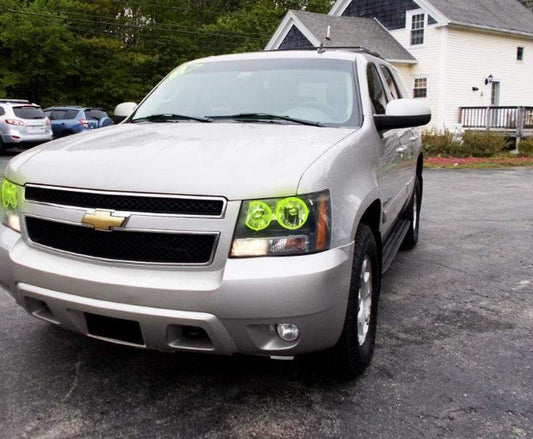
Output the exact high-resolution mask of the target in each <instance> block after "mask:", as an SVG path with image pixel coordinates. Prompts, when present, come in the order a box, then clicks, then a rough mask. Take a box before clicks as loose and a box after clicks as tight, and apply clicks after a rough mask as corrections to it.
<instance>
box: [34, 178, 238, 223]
mask: <svg viewBox="0 0 533 439" xmlns="http://www.w3.org/2000/svg"><path fill="white" fill-rule="evenodd" d="M26 187H35V188H39V189H49V190H56V191H67V192H76V193H86V194H98V195H118V196H125V197H146V198H174V199H184V200H196V201H222V212H221V213H220V215H186V214H176V213H150V212H137V211H131V212H129V213H132V214H135V215H143V216H155V217H157V216H167V217H175V218H209V219H222V218H224V217H225V215H226V208H227V206H228V200H227V199H226V198H224V197H207V196H192V195H175V194H162V193H146V192H119V191H104V190H97V189H79V188H69V187H63V186H47V185H40V184H32V183H29V184H26V185H24V189H25V188H26ZM24 201H25V202H26V203H32V204H40V205H43V206H53V207H63V208H70V209H79V210H88V209H102V210H113V209H104V208H100V207H80V206H70V205H67V204H55V203H45V202H42V201H34V200H27V199H26V191H24ZM114 211H115V212H121V211H119V210H114ZM122 212H123V211H122Z"/></svg>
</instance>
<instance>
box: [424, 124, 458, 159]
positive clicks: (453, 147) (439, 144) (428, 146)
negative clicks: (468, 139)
mask: <svg viewBox="0 0 533 439" xmlns="http://www.w3.org/2000/svg"><path fill="white" fill-rule="evenodd" d="M422 145H423V148H424V154H425V155H426V156H427V157H439V156H440V157H462V156H457V155H456V154H458V153H460V149H461V144H460V143H459V142H458V141H457V140H455V139H454V135H453V133H452V132H451V131H448V130H446V131H444V132H442V133H439V132H438V131H437V130H435V129H431V130H429V131H426V132H424V133H423V134H422Z"/></svg>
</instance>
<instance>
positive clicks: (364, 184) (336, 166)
mask: <svg viewBox="0 0 533 439" xmlns="http://www.w3.org/2000/svg"><path fill="white" fill-rule="evenodd" d="M365 125H366V124H365ZM368 129H370V127H365V126H363V128H361V129H359V130H358V131H355V132H354V133H352V134H351V135H350V136H348V137H346V138H345V139H343V140H341V141H340V142H339V143H337V144H336V145H335V146H334V147H332V148H331V149H329V150H328V151H327V152H326V153H324V154H323V155H322V156H321V157H320V158H319V159H317V160H316V161H315V162H314V163H313V164H312V165H311V166H310V167H309V168H308V169H307V170H306V171H305V172H304V174H303V176H302V178H301V180H300V184H299V186H298V193H299V194H305V193H312V192H317V191H320V190H325V189H329V191H330V196H331V211H332V234H331V246H332V247H333V248H334V247H340V246H343V245H347V244H349V243H351V242H352V241H353V239H354V236H355V231H356V229H357V227H358V225H359V221H360V220H361V217H362V216H363V214H364V212H365V210H366V209H367V208H368V207H369V206H370V205H371V204H372V203H373V202H374V201H375V200H378V199H379V200H382V199H383V196H382V189H381V187H380V182H379V177H378V176H379V145H375V144H373V143H372V142H371V140H369V139H372V138H373V137H372V136H369V135H368Z"/></svg>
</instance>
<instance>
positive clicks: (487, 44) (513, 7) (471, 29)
mask: <svg viewBox="0 0 533 439" xmlns="http://www.w3.org/2000/svg"><path fill="white" fill-rule="evenodd" d="M350 17H360V18H366V19H367V20H374V22H375V23H379V24H380V27H381V29H382V30H385V29H386V30H387V33H388V34H389V35H388V36H384V34H383V32H381V33H380V32H379V31H378V30H377V28H376V27H373V26H372V27H369V26H368V22H357V21H350V22H349V23H347V22H346V20H345V19H346V18H350ZM320 22H321V23H322V26H320V25H319V24H318V23H320ZM364 23H367V24H366V25H365V24H364ZM363 25H365V26H367V28H366V29H364V30H363V29H361V27H362V26H363ZM350 26H353V27H355V28H356V29H351V28H350ZM357 27H359V31H358V30H357ZM327 28H329V33H330V35H329V38H326V37H327V35H326V34H327V32H328V31H327ZM347 34H349V35H348V37H347ZM390 36H392V37H393V38H394V40H396V41H397V42H398V43H400V45H401V46H402V48H403V49H404V50H405V51H406V52H407V53H405V52H401V49H399V48H398V47H396V46H394V44H393V43H392V42H391V41H390V39H389V37H390ZM320 43H322V44H324V45H325V46H348V45H350V46H357V45H360V46H365V47H367V48H368V49H370V50H373V51H376V52H378V53H380V54H381V56H383V57H384V58H386V59H388V60H389V61H391V62H392V63H393V64H395V66H396V67H397V68H398V69H399V70H400V71H401V72H402V73H403V75H404V78H405V80H406V83H407V84H408V85H409V88H410V90H411V94H412V97H415V98H417V99H422V100H424V101H426V102H427V104H428V105H429V106H430V107H431V109H432V112H433V122H432V123H433V125H434V126H435V127H437V128H439V129H445V128H449V129H453V128H455V127H456V126H458V125H459V124H462V125H465V126H478V125H479V126H485V125H486V124H487V122H488V121H489V120H490V123H491V125H493V126H499V125H502V127H503V125H506V126H507V127H511V126H513V124H516V117H517V114H518V113H517V112H515V111H514V110H510V109H493V110H489V111H491V113H487V111H485V110H483V107H488V106H495V107H518V106H521V107H531V108H530V109H526V110H525V112H526V125H527V124H528V123H529V124H531V128H533V13H532V12H531V11H530V10H529V9H527V8H526V7H524V6H523V5H522V4H521V3H520V2H519V1H517V0H338V1H337V2H336V3H335V5H334V6H333V8H332V9H331V11H330V13H329V16H325V15H322V14H310V13H302V12H295V11H291V12H289V13H288V14H287V16H286V17H285V18H284V20H283V21H282V23H281V24H280V26H279V28H278V30H277V31H276V33H275V34H274V36H273V37H272V39H271V41H270V42H269V44H268V46H267V49H277V48H303V47H309V46H317V45H319V44H320ZM462 107H480V109H479V110H470V109H464V110H462V113H461V108H462ZM487 114H490V116H488V117H487Z"/></svg>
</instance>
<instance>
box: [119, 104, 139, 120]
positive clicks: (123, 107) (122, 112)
mask: <svg viewBox="0 0 533 439" xmlns="http://www.w3.org/2000/svg"><path fill="white" fill-rule="evenodd" d="M136 108H137V104H136V103H135V102H123V103H122V104H118V105H117V106H116V107H115V114H114V116H113V122H114V123H115V124H118V123H120V122H123V121H125V120H126V119H127V118H128V117H129V116H130V114H131V113H133V112H134V111H135V109H136Z"/></svg>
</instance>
